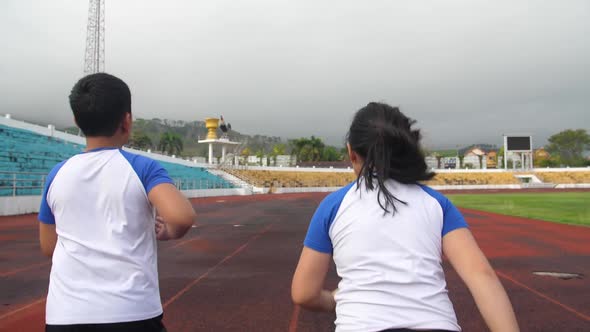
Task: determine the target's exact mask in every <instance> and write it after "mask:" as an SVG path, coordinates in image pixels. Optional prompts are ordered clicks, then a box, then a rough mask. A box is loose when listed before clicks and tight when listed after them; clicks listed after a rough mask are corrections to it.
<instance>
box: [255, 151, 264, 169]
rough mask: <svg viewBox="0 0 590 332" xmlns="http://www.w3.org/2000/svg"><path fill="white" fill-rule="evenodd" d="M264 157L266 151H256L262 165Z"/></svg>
mask: <svg viewBox="0 0 590 332" xmlns="http://www.w3.org/2000/svg"><path fill="white" fill-rule="evenodd" d="M263 157H264V151H262V150H258V151H256V158H258V160H260V166H262V158H263Z"/></svg>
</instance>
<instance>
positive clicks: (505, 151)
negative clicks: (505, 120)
mask: <svg viewBox="0 0 590 332" xmlns="http://www.w3.org/2000/svg"><path fill="white" fill-rule="evenodd" d="M504 170H505V171H506V170H508V136H506V135H504Z"/></svg>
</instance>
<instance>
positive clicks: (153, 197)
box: [148, 183, 197, 239]
mask: <svg viewBox="0 0 590 332" xmlns="http://www.w3.org/2000/svg"><path fill="white" fill-rule="evenodd" d="M148 199H149V200H150V202H151V203H152V205H153V206H154V207H155V208H156V210H157V211H158V215H159V216H161V217H162V219H163V220H164V221H165V222H166V229H167V233H168V238H170V239H179V238H181V237H183V236H184V234H186V232H188V230H189V229H190V228H191V226H192V225H193V224H194V223H195V221H196V217H197V216H196V213H195V210H194V209H193V206H192V205H191V203H190V202H189V200H188V199H187V198H186V197H184V195H183V194H182V193H181V192H180V191H178V189H176V187H175V186H174V185H172V184H170V183H161V184H158V185H156V186H154V187H153V188H152V189H151V190H150V192H149V194H148Z"/></svg>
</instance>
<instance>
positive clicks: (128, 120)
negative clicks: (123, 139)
mask: <svg viewBox="0 0 590 332" xmlns="http://www.w3.org/2000/svg"><path fill="white" fill-rule="evenodd" d="M132 125H133V117H132V116H131V112H127V113H125V115H124V116H123V121H121V130H122V131H123V133H130V132H131V126H132Z"/></svg>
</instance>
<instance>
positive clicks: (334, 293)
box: [332, 288, 338, 297]
mask: <svg viewBox="0 0 590 332" xmlns="http://www.w3.org/2000/svg"><path fill="white" fill-rule="evenodd" d="M336 293H338V288H336V289H335V290H333V291H332V296H333V297H336Z"/></svg>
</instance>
